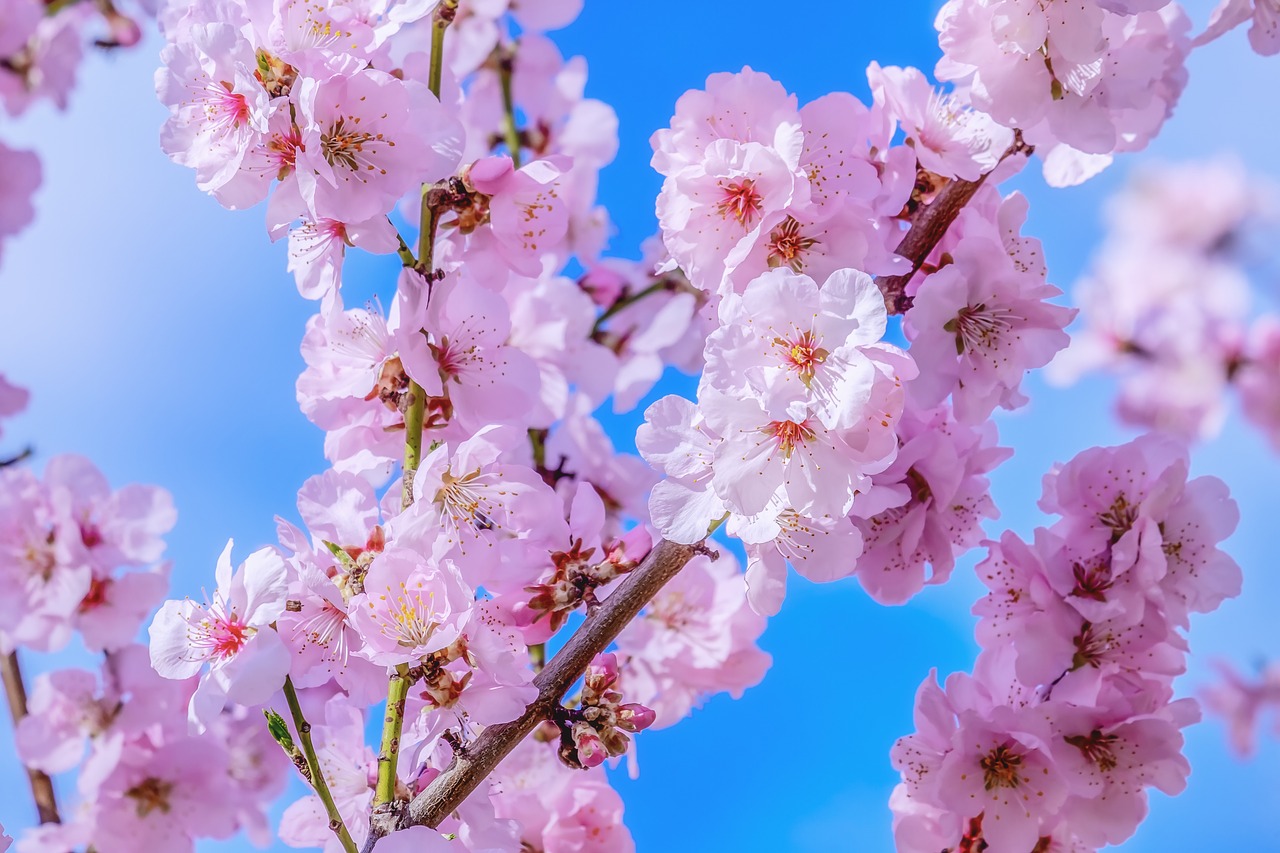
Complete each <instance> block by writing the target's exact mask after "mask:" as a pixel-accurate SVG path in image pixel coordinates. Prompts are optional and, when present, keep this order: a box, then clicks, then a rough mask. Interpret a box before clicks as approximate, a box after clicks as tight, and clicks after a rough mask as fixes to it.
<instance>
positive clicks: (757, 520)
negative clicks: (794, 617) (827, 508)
mask: <svg viewBox="0 0 1280 853" xmlns="http://www.w3.org/2000/svg"><path fill="white" fill-rule="evenodd" d="M776 500H777V499H776V498H775V501H776ZM727 529H728V531H729V533H730V535H733V536H737V537H738V538H740V539H741V540H742V541H743V542H744V543H745V544H746V546H747V574H746V582H747V600H748V601H749V602H750V604H751V609H752V610H754V611H755V612H757V613H759V614H761V615H763V616H773V615H774V614H776V613H777V612H778V610H779V609H781V607H782V599H783V596H784V595H785V594H786V588H787V566H788V564H789V565H791V566H792V567H793V568H794V569H795V570H796V572H798V573H799V574H800V575H801V576H802V577H804V578H806V579H807V580H811V581H813V582H815V583H827V582H829V581H834V580H839V579H840V578H845V577H848V576H849V575H851V574H853V572H854V570H855V567H856V566H857V564H858V558H859V555H861V554H862V547H863V546H862V534H861V532H860V531H858V530H857V528H855V527H854V526H853V524H852V523H851V522H850V521H849V519H848V518H846V517H845V516H843V515H839V516H835V517H832V516H829V515H823V516H819V517H817V518H809V517H806V516H804V515H802V514H801V513H799V512H796V511H795V510H794V509H790V508H786V507H784V508H782V509H781V510H779V509H777V508H775V507H767V508H766V509H765V510H764V511H763V512H761V513H760V514H759V515H757V516H749V517H745V518H744V517H740V516H734V517H732V518H731V519H730V520H729V524H728V528H727Z"/></svg>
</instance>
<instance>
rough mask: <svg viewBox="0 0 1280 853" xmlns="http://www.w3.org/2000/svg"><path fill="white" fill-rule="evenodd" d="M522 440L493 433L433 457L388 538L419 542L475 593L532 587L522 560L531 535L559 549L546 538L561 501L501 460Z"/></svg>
mask: <svg viewBox="0 0 1280 853" xmlns="http://www.w3.org/2000/svg"><path fill="white" fill-rule="evenodd" d="M524 440H526V439H525V436H524V435H523V434H522V433H517V432H516V431H515V430H513V429H510V428H507V427H497V426H493V427H486V428H484V429H482V430H480V431H479V432H478V433H476V434H475V435H474V436H472V437H471V438H469V439H467V440H466V441H464V442H462V443H461V444H458V445H456V446H454V447H451V446H450V445H448V444H442V445H440V446H439V447H437V448H436V449H435V450H433V451H431V453H430V454H429V455H428V456H427V457H426V458H425V459H423V460H422V465H421V466H420V467H419V468H418V473H417V475H416V476H415V477H414V485H413V490H414V495H415V500H414V504H413V506H412V507H411V508H410V509H409V510H407V511H406V512H405V513H404V514H403V515H401V516H399V517H397V518H396V519H394V520H393V521H392V522H391V524H390V529H391V533H392V538H393V539H396V540H399V541H405V540H407V539H413V540H414V541H422V542H423V549H424V550H425V551H426V552H428V553H431V554H432V555H433V556H434V558H435V559H443V558H444V557H446V556H447V555H453V556H454V557H455V558H456V559H457V561H458V568H459V569H460V570H462V571H463V572H464V573H465V577H467V578H468V580H470V581H472V585H473V586H481V585H483V586H485V587H486V588H488V589H490V590H491V591H493V592H496V593H500V592H502V591H504V590H506V589H507V586H508V584H510V585H513V586H516V585H518V586H516V588H523V586H525V585H526V584H528V583H532V582H533V581H534V579H535V578H534V577H531V576H530V575H531V574H532V572H534V571H536V564H532V563H531V562H530V561H526V560H524V559H523V557H524V549H525V548H526V546H527V547H530V548H533V547H536V545H537V544H538V540H536V539H534V540H530V539H529V537H530V535H531V534H538V535H540V536H547V537H548V538H549V539H550V541H552V542H558V541H559V539H560V537H558V536H556V535H555V534H554V533H553V532H552V531H556V530H559V529H562V528H563V525H564V520H563V510H562V508H561V503H560V501H559V500H558V499H557V498H556V497H555V495H554V493H552V492H551V490H550V488H549V487H548V486H547V484H546V483H545V482H543V480H542V478H541V477H540V476H538V474H537V472H535V471H534V470H533V469H531V468H528V467H526V466H524V465H517V464H513V463H511V462H508V461H506V459H505V458H504V454H505V453H506V451H507V450H508V449H510V448H511V447H513V446H514V444H515V443H516V442H517V441H524ZM543 557H544V558H545V554H544V555H543ZM499 568H503V569H506V572H505V573H499V572H498V571H497V570H498V569H499Z"/></svg>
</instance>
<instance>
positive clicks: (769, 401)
mask: <svg viewBox="0 0 1280 853" xmlns="http://www.w3.org/2000/svg"><path fill="white" fill-rule="evenodd" d="M720 322H721V326H720V328H719V329H717V330H716V331H715V332H713V333H712V334H711V335H710V337H708V339H707V368H706V372H705V374H704V376H705V381H706V382H707V383H709V384H710V385H712V386H714V387H716V388H720V389H723V390H726V391H728V390H734V391H743V390H746V391H747V393H749V394H752V395H753V396H756V397H757V398H759V399H760V402H761V403H762V404H763V406H764V408H765V410H766V411H767V412H768V413H769V414H771V415H773V416H775V417H776V418H778V419H785V418H787V417H788V415H789V414H790V413H792V412H794V411H796V410H797V409H803V408H805V407H807V408H809V409H810V410H811V411H812V413H813V415H814V416H815V417H816V418H817V420H819V421H821V422H822V424H823V425H824V426H826V427H827V428H828V429H842V428H846V427H850V426H852V425H853V424H854V423H855V422H857V421H858V420H860V419H861V416H862V414H863V411H864V410H865V408H866V407H867V405H868V404H869V403H870V400H871V396H872V388H873V386H874V385H875V383H876V379H877V376H878V371H877V367H876V364H875V362H874V359H876V358H877V356H878V355H879V353H878V352H877V345H879V344H880V340H881V338H883V337H884V331H885V308H884V298H883V297H882V296H881V295H880V291H879V289H878V288H877V287H876V286H875V284H874V283H873V282H872V280H871V278H870V277H869V276H867V275H865V274H863V273H861V272H858V271H856V270H839V271H837V272H835V273H832V275H831V277H830V278H828V279H827V280H826V282H825V283H823V284H822V285H821V287H819V285H818V284H817V282H815V281H814V280H813V279H811V278H809V277H808V276H807V275H804V274H797V273H795V272H792V271H791V270H790V269H788V268H786V267H780V268H778V269H775V270H771V271H770V272H767V273H765V274H764V275H762V276H760V277H759V278H758V279H756V280H755V281H753V282H752V283H751V284H749V285H747V288H746V290H745V291H743V293H742V295H741V296H738V295H736V294H729V295H728V296H726V297H725V298H724V299H723V300H722V301H721V303H720Z"/></svg>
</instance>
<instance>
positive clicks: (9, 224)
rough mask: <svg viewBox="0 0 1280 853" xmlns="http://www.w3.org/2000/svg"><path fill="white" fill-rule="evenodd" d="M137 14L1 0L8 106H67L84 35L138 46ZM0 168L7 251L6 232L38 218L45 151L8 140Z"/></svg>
mask: <svg viewBox="0 0 1280 853" xmlns="http://www.w3.org/2000/svg"><path fill="white" fill-rule="evenodd" d="M143 5H144V6H145V5H146V4H145V3H144V4H143ZM150 11H152V12H154V9H151V10H150ZM147 12H148V10H147V9H145V8H143V9H139V13H142V14H146V13H147ZM135 17H136V16H131V15H129V14H125V13H123V12H121V11H120V10H119V9H118V8H117V7H116V5H115V3H113V2H112V0H98V2H95V3H48V2H42V0H0V108H2V109H3V111H4V112H5V113H7V114H8V115H9V116H12V117H18V116H21V115H23V114H24V113H26V111H27V110H28V109H29V108H30V107H31V106H32V105H34V104H37V103H40V102H41V101H46V100H47V101H51V102H52V103H53V104H54V105H55V106H56V107H57V108H58V109H66V106H67V103H68V99H69V98H70V96H71V90H72V88H74V86H75V82H76V70H77V66H78V65H79V64H80V60H81V58H82V56H83V53H84V42H85V41H86V40H87V39H88V37H89V36H92V40H93V45H94V46H95V47H98V48H104V49H107V48H119V47H131V46H133V45H135V44H137V42H138V41H139V40H140V39H141V38H142V30H141V28H140V27H139V26H138V24H137V22H136V21H135V20H134V18H135ZM0 175H3V176H4V178H3V180H0V258H2V257H3V254H2V250H3V248H4V240H5V238H7V237H11V236H13V235H15V234H17V233H18V232H20V231H21V230H22V229H24V228H26V226H27V225H29V224H30V223H31V220H32V219H34V218H35V208H34V207H33V206H32V195H33V194H34V193H35V191H36V188H37V187H39V186H40V181H41V168H40V158H39V156H37V154H36V153H35V152H34V151H21V150H15V149H13V148H10V147H9V146H7V145H5V144H4V142H2V141H0Z"/></svg>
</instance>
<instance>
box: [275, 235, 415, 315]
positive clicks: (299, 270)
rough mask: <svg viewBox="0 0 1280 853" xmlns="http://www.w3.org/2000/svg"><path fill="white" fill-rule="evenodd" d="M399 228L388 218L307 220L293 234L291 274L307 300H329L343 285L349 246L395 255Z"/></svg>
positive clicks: (291, 240) (290, 256) (291, 237)
mask: <svg viewBox="0 0 1280 853" xmlns="http://www.w3.org/2000/svg"><path fill="white" fill-rule="evenodd" d="M396 236H397V235H396V229H395V226H393V225H392V224H391V221H390V220H389V219H387V218H386V217H385V216H375V217H373V218H371V219H368V220H365V221H364V222H350V223H347V222H340V221H338V220H336V219H319V220H312V219H304V220H303V221H302V223H301V224H300V225H298V227H296V228H294V229H292V230H291V231H290V232H289V265H288V270H289V272H291V273H293V275H294V279H295V280H296V281H297V284H298V292H299V293H301V294H302V295H303V296H304V297H306V298H307V299H322V300H325V303H326V304H327V302H328V299H329V297H330V296H331V295H332V294H334V293H336V292H337V290H338V288H339V287H340V286H341V284H342V262H343V259H344V256H345V255H346V250H347V247H348V246H354V247H358V248H361V249H364V250H365V251H366V252H372V253H375V254H387V253H389V252H394V251H395V250H396V247H397V245H398V243H397V240H396Z"/></svg>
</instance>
